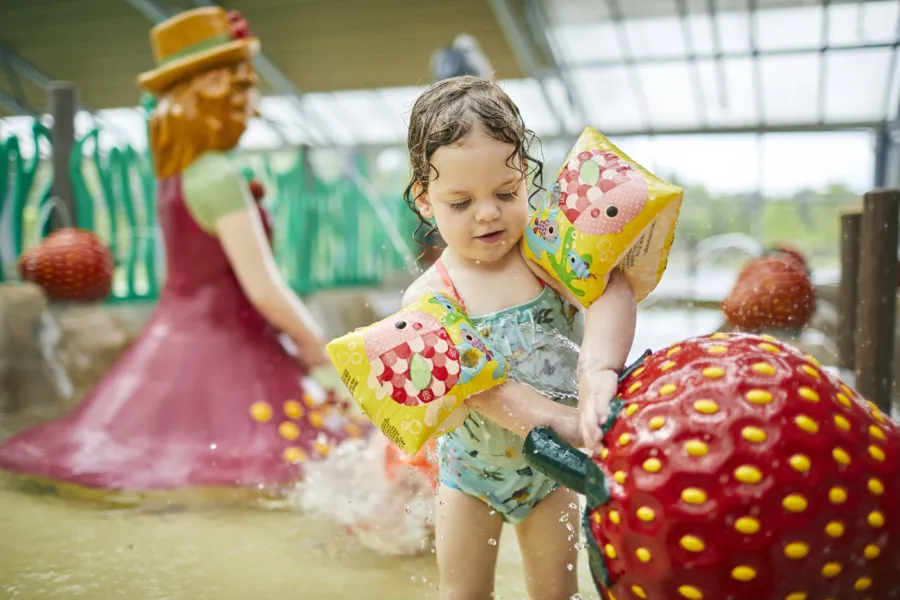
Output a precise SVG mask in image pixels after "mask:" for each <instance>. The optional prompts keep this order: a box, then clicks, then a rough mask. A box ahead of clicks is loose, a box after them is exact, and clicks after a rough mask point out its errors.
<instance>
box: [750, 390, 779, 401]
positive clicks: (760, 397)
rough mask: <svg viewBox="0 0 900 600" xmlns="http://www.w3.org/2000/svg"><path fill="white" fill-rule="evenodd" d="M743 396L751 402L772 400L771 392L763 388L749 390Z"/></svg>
mask: <svg viewBox="0 0 900 600" xmlns="http://www.w3.org/2000/svg"><path fill="white" fill-rule="evenodd" d="M744 397H745V398H746V399H747V402H750V403H751V404H769V403H770V402H772V394H770V393H769V392H767V391H765V390H750V391H749V392H747V394H746V395H745V396H744Z"/></svg>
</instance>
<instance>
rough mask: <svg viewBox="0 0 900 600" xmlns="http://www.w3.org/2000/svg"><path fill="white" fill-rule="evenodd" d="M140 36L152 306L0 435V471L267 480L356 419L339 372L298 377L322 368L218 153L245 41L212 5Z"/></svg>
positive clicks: (162, 481) (252, 98)
mask: <svg viewBox="0 0 900 600" xmlns="http://www.w3.org/2000/svg"><path fill="white" fill-rule="evenodd" d="M150 37H151V42H152V45H153V50H154V55H155V58H156V60H157V63H158V66H157V68H156V69H154V70H152V71H150V72H147V73H144V74H142V75H141V76H140V77H139V79H138V81H139V83H140V85H141V87H143V88H144V89H145V90H146V91H147V92H149V93H151V94H153V95H154V96H156V98H157V100H158V102H157V105H156V108H155V109H154V110H153V113H152V114H151V117H150V128H149V129H150V132H149V137H150V149H151V152H152V158H153V166H154V169H155V171H156V175H157V177H158V180H159V181H158V207H157V209H158V214H159V221H158V222H159V227H160V229H161V230H162V234H163V239H164V242H165V254H166V263H167V266H166V276H165V284H164V286H163V290H162V292H161V296H160V299H159V303H158V305H157V306H156V308H155V311H154V313H153V315H152V316H151V318H150V320H149V322H148V323H147V325H146V326H145V328H144V329H143V331H142V332H141V335H140V336H139V337H138V339H136V340H135V341H134V342H133V343H132V345H131V346H130V347H129V348H128V350H127V351H126V352H125V354H124V355H123V356H122V357H121V358H120V359H119V361H118V362H117V363H116V364H115V365H114V367H113V368H112V369H111V370H110V372H109V373H107V375H106V376H105V378H104V379H103V380H102V381H101V382H100V383H99V384H98V385H97V386H96V387H95V388H94V389H93V390H92V391H91V392H90V393H89V394H87V396H86V397H85V398H84V399H83V400H82V402H81V403H80V404H79V405H78V406H77V407H76V408H75V409H74V410H73V411H72V412H71V414H69V415H67V416H65V417H64V418H62V419H59V420H57V421H53V422H50V423H47V424H44V425H41V426H38V427H36V428H33V429H30V430H26V431H24V432H22V433H20V434H19V435H17V436H14V437H13V438H11V439H10V440H8V441H7V442H6V443H5V444H3V445H2V446H0V468H3V469H6V470H9V471H14V472H17V473H22V474H27V475H32V476H39V477H41V478H43V479H51V480H57V481H65V482H70V483H75V484H78V485H81V486H86V487H93V488H103V489H107V490H123V491H153V490H170V489H181V488H194V487H230V488H233V487H254V488H256V487H258V486H264V487H278V486H279V485H280V484H287V483H290V482H292V481H296V480H297V479H298V478H299V477H301V475H302V465H303V463H304V462H305V461H308V460H315V459H318V458H321V457H323V456H325V455H327V454H328V452H329V450H330V448H331V447H332V446H333V445H334V444H335V443H337V442H339V441H340V440H342V439H344V438H346V437H347V436H359V435H361V434H362V430H363V429H364V428H365V427H366V426H365V425H364V424H363V422H362V421H361V420H360V418H358V417H356V416H353V415H351V414H350V412H349V411H347V410H345V409H344V408H345V407H344V405H343V404H342V403H341V401H339V400H338V399H337V397H336V393H335V391H334V390H335V389H336V388H340V387H342V386H340V382H339V381H338V382H337V386H336V387H335V386H327V385H325V386H323V385H320V383H319V381H322V380H324V379H325V378H320V377H315V376H310V370H312V372H313V374H314V375H315V373H316V371H317V370H318V371H319V372H321V373H330V374H331V375H333V376H336V373H334V371H333V370H331V371H329V370H330V369H332V367H331V364H330V361H328V358H327V356H326V354H325V352H324V346H325V339H324V337H323V334H322V332H320V331H319V329H318V327H317V326H316V323H315V321H314V319H313V318H312V316H311V315H310V313H309V311H308V310H307V308H306V306H304V304H303V302H302V301H301V300H300V299H299V298H298V297H297V296H296V295H295V294H294V293H293V292H292V291H291V289H290V288H289V287H288V286H287V285H286V283H285V281H284V279H283V278H282V277H281V275H280V274H279V271H278V269H277V267H276V264H275V262H274V260H273V257H272V251H271V246H270V243H269V238H268V235H269V234H270V231H269V228H268V227H267V222H266V221H265V220H264V219H263V218H261V212H260V210H261V208H260V207H259V206H258V205H257V203H256V202H255V201H254V199H253V196H252V194H251V191H250V189H249V188H248V185H247V181H246V179H245V178H244V177H243V176H242V174H241V171H240V169H239V168H238V167H237V166H236V165H234V164H233V163H232V162H231V160H230V158H229V156H228V154H227V153H228V151H230V150H232V149H233V148H234V147H235V146H237V144H238V141H239V139H240V137H241V135H242V134H243V133H244V130H245V129H246V127H247V122H248V119H249V118H250V117H251V116H253V115H254V114H255V111H256V108H255V105H256V101H257V91H256V75H255V73H254V70H253V67H252V64H251V59H252V57H253V55H254V54H255V53H257V52H258V51H259V41H258V40H257V39H256V38H255V37H252V36H251V35H250V34H249V32H248V30H247V25H246V22H245V21H244V20H243V19H242V18H241V17H240V16H239V15H236V14H235V13H226V12H225V11H224V10H222V9H220V8H217V7H211V8H201V9H196V10H191V11H187V12H184V13H182V14H179V15H177V16H175V17H173V18H171V19H169V20H167V21H165V22H162V23H160V24H159V25H157V26H156V27H154V28H153V30H152V31H151V34H150ZM310 234H312V232H310ZM281 333H284V334H286V335H287V336H289V337H290V339H291V340H292V341H293V345H294V346H295V348H296V353H295V354H296V355H295V356H291V354H289V353H288V351H286V349H285V346H284V345H283V344H282V342H281V340H280V338H279V336H280V334H281ZM330 379H331V380H334V379H335V377H331V378H330Z"/></svg>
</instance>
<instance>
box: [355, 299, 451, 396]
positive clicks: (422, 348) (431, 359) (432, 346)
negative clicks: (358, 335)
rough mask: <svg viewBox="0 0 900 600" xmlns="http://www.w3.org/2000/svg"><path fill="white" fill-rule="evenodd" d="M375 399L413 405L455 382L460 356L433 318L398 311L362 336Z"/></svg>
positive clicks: (443, 391)
mask: <svg viewBox="0 0 900 600" xmlns="http://www.w3.org/2000/svg"><path fill="white" fill-rule="evenodd" d="M363 343H364V345H365V349H366V356H367V357H368V359H369V364H370V365H371V367H372V371H371V374H370V377H369V382H368V383H369V386H370V387H371V388H372V389H373V390H374V391H375V395H376V397H377V398H379V399H380V398H384V397H385V396H390V397H391V398H392V399H393V400H394V401H395V402H398V403H399V404H406V405H408V406H416V405H419V404H427V403H429V402H431V401H433V400H435V399H437V398H441V397H443V396H445V395H446V394H447V393H448V392H449V391H450V389H452V388H453V386H454V385H456V382H457V381H458V380H459V372H460V363H459V352H458V351H457V349H456V346H454V344H453V341H452V340H451V339H450V334H449V333H448V332H447V330H446V329H444V327H443V326H442V325H441V324H440V323H438V321H437V320H436V319H435V318H434V317H432V316H431V315H429V314H427V313H424V312H420V311H408V312H403V313H400V314H398V315H397V316H396V318H394V319H389V320H385V321H382V322H381V323H378V324H376V325H374V326H373V327H372V328H370V329H369V330H367V331H366V333H365V335H364V336H363Z"/></svg>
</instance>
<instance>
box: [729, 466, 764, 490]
mask: <svg viewBox="0 0 900 600" xmlns="http://www.w3.org/2000/svg"><path fill="white" fill-rule="evenodd" d="M734 478H735V479H737V480H738V481H740V482H741V483H746V484H751V485H752V484H756V483H759V482H760V481H762V478H763V475H762V472H761V471H760V470H759V469H757V468H756V467H751V466H749V465H742V466H740V467H738V468H737V469H735V470H734Z"/></svg>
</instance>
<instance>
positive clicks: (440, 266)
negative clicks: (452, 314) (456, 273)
mask: <svg viewBox="0 0 900 600" xmlns="http://www.w3.org/2000/svg"><path fill="white" fill-rule="evenodd" d="M434 267H435V268H436V269H437V272H438V275H440V276H441V280H442V281H443V282H444V285H445V286H447V289H448V290H450V293H451V294H453V295H454V296H455V297H456V301H457V302H459V306H460V308H462V309H463V311H465V310H466V303H465V302H463V299H462V296H460V295H459V292H457V291H456V286H454V285H453V280H452V279H450V274H449V273H447V268H446V267H445V266H444V263H443V261H441V259H440V257H438V259H437V260H436V261H434Z"/></svg>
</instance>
